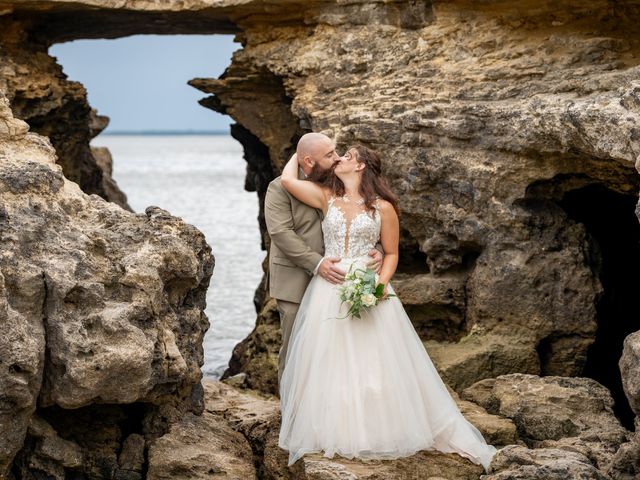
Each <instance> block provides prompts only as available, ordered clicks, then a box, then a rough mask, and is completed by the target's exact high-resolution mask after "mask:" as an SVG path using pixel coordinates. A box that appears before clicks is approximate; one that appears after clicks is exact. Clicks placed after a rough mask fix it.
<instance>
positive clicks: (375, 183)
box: [325, 144, 400, 215]
mask: <svg viewBox="0 0 640 480" xmlns="http://www.w3.org/2000/svg"><path fill="white" fill-rule="evenodd" d="M351 149H354V150H355V151H356V160H357V161H358V163H364V165H365V167H364V170H363V171H362V181H361V182H360V188H359V191H358V193H360V195H361V196H362V198H363V199H364V204H365V206H366V207H367V210H369V211H371V212H372V213H373V214H375V211H376V209H375V207H374V204H375V201H376V196H379V197H380V198H384V199H385V200H386V201H387V202H389V203H390V204H391V205H392V206H393V209H394V210H395V211H396V213H397V214H398V215H399V214H400V212H399V210H398V199H397V197H396V195H395V194H394V193H393V192H392V191H391V189H390V188H389V184H388V183H387V180H386V179H385V178H384V177H383V176H382V169H381V166H382V164H381V162H380V157H379V156H378V154H377V153H376V152H375V151H373V150H371V149H370V148H367V147H365V146H364V145H360V144H356V145H352V146H350V147H349V148H348V149H347V151H349V150H351ZM325 185H327V186H328V187H330V188H331V190H332V191H333V193H334V195H336V196H342V195H344V194H345V189H344V183H342V180H340V179H339V178H338V177H337V176H336V175H335V173H334V174H333V175H330V176H329V178H328V179H327V181H326V183H325Z"/></svg>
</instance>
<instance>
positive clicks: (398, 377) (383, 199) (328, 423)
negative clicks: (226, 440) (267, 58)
mask: <svg viewBox="0 0 640 480" xmlns="http://www.w3.org/2000/svg"><path fill="white" fill-rule="evenodd" d="M380 167H381V165H380V159H379V157H378V155H377V154H376V153H375V152H374V151H372V150H370V149H368V148H366V147H364V146H355V147H351V148H349V149H348V151H347V153H346V154H345V155H344V157H342V158H340V159H339V161H338V162H336V164H335V169H334V174H335V175H334V176H333V178H332V180H331V181H330V182H329V184H328V185H325V186H321V185H319V184H316V183H313V182H311V181H306V180H299V179H298V175H297V173H298V161H297V158H296V156H295V155H294V156H293V157H292V158H291V159H290V160H289V162H288V163H287V165H286V166H285V168H284V170H283V172H282V178H281V180H282V185H283V186H284V188H286V189H287V190H288V191H289V192H290V193H291V194H292V195H293V196H295V197H296V198H298V199H299V200H300V201H302V202H304V203H306V204H308V205H310V206H312V207H315V208H318V209H322V211H323V213H324V220H323V221H322V231H323V236H324V244H325V255H328V256H336V257H341V261H340V263H339V264H338V266H340V267H342V268H343V269H344V270H348V269H349V267H350V266H351V265H355V266H360V267H363V268H366V265H367V262H368V260H370V257H368V252H369V251H370V250H371V249H372V248H374V246H375V245H376V244H377V243H378V242H380V243H381V245H382V248H383V249H384V259H383V263H382V267H381V269H380V274H379V279H378V281H379V283H383V284H385V290H384V297H383V298H384V300H382V301H381V302H380V303H379V304H378V305H376V306H373V307H370V308H369V309H368V310H365V311H364V312H363V313H362V314H361V317H360V318H357V317H349V316H347V315H346V313H347V311H348V307H347V306H346V305H341V300H340V297H339V293H338V288H339V285H337V284H333V283H330V282H328V281H327V280H325V279H324V278H322V277H321V276H319V275H314V277H313V278H312V280H311V282H310V283H309V286H308V287H307V290H306V291H305V294H304V296H303V298H302V300H301V303H300V309H299V311H298V314H297V316H296V318H295V321H294V324H293V327H292V331H291V336H290V339H289V348H288V350H287V353H286V359H285V367H284V371H283V373H282V380H281V382H280V401H281V411H282V424H281V428H280V435H279V441H278V445H279V446H280V447H281V448H283V449H285V450H288V451H289V462H288V465H293V464H294V463H295V462H296V461H297V460H298V459H299V458H300V457H302V456H303V455H304V454H306V453H310V452H321V451H322V450H324V451H325V454H324V456H325V457H328V458H333V456H334V454H335V453H338V454H339V455H341V456H343V457H345V458H349V459H351V458H354V457H357V458H363V459H364V458H366V459H394V458H400V457H405V456H410V455H412V454H414V453H416V452H417V451H419V450H438V451H441V452H447V453H451V452H453V453H457V454H459V455H461V456H463V457H466V458H468V459H470V460H471V461H472V462H474V463H477V464H481V465H482V466H483V467H484V469H485V470H487V468H488V466H489V463H490V462H491V459H492V457H493V455H494V454H495V453H496V448H495V447H494V446H492V445H488V444H487V443H486V442H485V440H484V438H483V436H482V434H481V433H480V431H479V430H478V429H477V428H476V427H475V426H474V425H472V424H471V423H469V422H468V421H467V420H466V419H465V418H464V416H463V415H462V413H460V410H459V409H458V407H457V405H456V403H455V401H454V400H453V398H452V397H451V395H450V394H449V392H448V391H447V388H446V387H445V385H444V383H443V381H442V379H441V378H440V376H439V375H438V372H437V371H436V369H435V367H434V365H433V363H432V362H431V359H430V358H429V355H428V354H427V351H426V350H425V348H424V345H423V344H422V341H421V340H420V337H419V336H418V334H417V333H416V331H415V329H414V328H413V325H412V324H411V321H410V320H409V317H408V316H407V314H406V312H405V310H404V308H403V307H402V304H401V302H400V300H399V299H398V298H397V297H395V296H389V295H390V294H393V292H394V291H393V287H392V286H391V284H390V283H389V281H390V280H391V278H392V276H393V274H394V273H395V270H396V267H397V264H398V241H399V223H398V214H397V206H396V201H395V197H394V195H393V194H392V193H391V191H390V190H389V188H388V187H387V184H386V182H385V180H384V179H383V177H382V176H381V170H380Z"/></svg>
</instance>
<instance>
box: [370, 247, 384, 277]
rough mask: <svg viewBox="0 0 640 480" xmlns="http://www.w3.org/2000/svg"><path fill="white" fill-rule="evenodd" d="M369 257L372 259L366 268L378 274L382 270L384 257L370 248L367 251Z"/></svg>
mask: <svg viewBox="0 0 640 480" xmlns="http://www.w3.org/2000/svg"><path fill="white" fill-rule="evenodd" d="M369 256H370V257H372V259H371V260H369V262H368V263H367V266H368V267H369V268H370V269H371V270H374V271H375V272H376V273H377V274H380V270H382V258H383V257H384V255H383V254H382V252H381V251H380V250H378V249H377V248H372V249H371V250H369Z"/></svg>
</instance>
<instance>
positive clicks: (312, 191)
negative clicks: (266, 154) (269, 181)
mask: <svg viewBox="0 0 640 480" xmlns="http://www.w3.org/2000/svg"><path fill="white" fill-rule="evenodd" d="M298 168H299V166H298V156H297V155H296V154H295V153H294V154H293V156H292V157H291V158H290V159H289V161H288V162H287V164H286V165H285V166H284V169H283V170H282V176H281V178H280V181H281V183H282V186H283V187H284V188H285V189H286V190H287V191H288V192H289V193H290V194H291V195H293V196H294V197H296V198H297V199H298V200H300V201H301V202H303V203H306V204H307V205H309V206H310V207H314V208H320V209H322V211H323V212H324V211H326V206H327V197H326V195H325V191H324V190H323V189H322V187H320V185H318V184H316V183H313V182H310V181H308V180H300V179H299V178H298Z"/></svg>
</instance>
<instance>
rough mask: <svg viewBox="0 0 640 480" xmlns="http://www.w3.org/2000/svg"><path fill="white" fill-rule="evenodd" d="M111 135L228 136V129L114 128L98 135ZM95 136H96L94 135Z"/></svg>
mask: <svg viewBox="0 0 640 480" xmlns="http://www.w3.org/2000/svg"><path fill="white" fill-rule="evenodd" d="M105 135H107V136H112V135H116V136H118V135H120V136H122V135H133V136H136V135H156V136H158V135H159V136H164V135H167V136H171V135H218V136H219V135H226V136H230V133H229V131H228V130H114V131H107V130H105V131H103V132H101V133H100V135H98V136H105ZM96 138H97V137H96Z"/></svg>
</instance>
